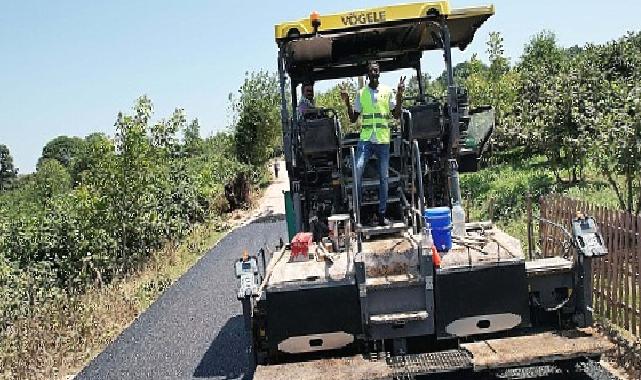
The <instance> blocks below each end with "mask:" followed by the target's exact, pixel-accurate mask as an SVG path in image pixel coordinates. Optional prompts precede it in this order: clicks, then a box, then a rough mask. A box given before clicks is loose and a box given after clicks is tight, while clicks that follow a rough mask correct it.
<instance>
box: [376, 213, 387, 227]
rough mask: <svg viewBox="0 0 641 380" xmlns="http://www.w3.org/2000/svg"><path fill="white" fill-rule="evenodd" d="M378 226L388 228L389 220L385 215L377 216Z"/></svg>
mask: <svg viewBox="0 0 641 380" xmlns="http://www.w3.org/2000/svg"><path fill="white" fill-rule="evenodd" d="M378 225H379V226H381V227H387V226H389V219H387V218H386V217H385V214H381V213H379V214H378Z"/></svg>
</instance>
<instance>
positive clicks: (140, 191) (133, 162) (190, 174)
mask: <svg viewBox="0 0 641 380" xmlns="http://www.w3.org/2000/svg"><path fill="white" fill-rule="evenodd" d="M152 114H153V105H152V103H151V101H150V100H149V99H148V98H147V97H142V98H140V99H139V100H138V101H137V102H136V105H135V107H134V109H133V112H132V113H131V114H123V113H121V114H119V115H118V117H117V120H116V134H115V138H114V139H113V140H112V139H110V138H108V137H107V136H105V135H104V134H99V133H95V134H91V135H89V136H87V137H86V138H84V139H81V138H77V139H76V138H74V139H68V138H57V139H55V140H54V142H50V143H49V144H47V147H48V148H47V149H46V150H45V154H43V158H42V159H41V160H40V162H39V165H38V170H37V171H36V173H34V174H32V175H29V176H26V177H24V179H21V183H20V186H19V187H15V188H14V189H12V190H10V191H6V192H3V193H2V194H0V253H1V254H0V274H1V275H2V276H1V277H0V300H2V301H1V304H0V310H1V311H0V313H1V314H0V319H1V320H2V321H3V322H2V323H3V324H0V331H2V329H3V328H4V327H6V326H7V325H8V324H10V323H11V321H14V320H15V319H16V318H19V317H24V316H27V315H28V314H29V312H30V310H31V309H32V307H34V306H35V305H37V304H39V303H41V302H45V301H47V300H49V301H50V300H51V299H52V297H56V294H62V293H68V294H73V293H76V292H82V290H83V289H84V288H85V287H86V286H87V285H89V284H92V283H94V282H97V283H98V284H104V283H107V282H110V281H111V280H113V279H114V278H117V277H121V276H123V275H126V274H127V273H131V272H133V271H136V270H137V269H138V268H139V267H140V266H141V265H144V263H145V262H146V261H147V260H148V259H149V257H151V255H152V254H153V253H154V252H157V251H158V249H159V248H161V247H163V246H164V245H165V244H167V243H168V242H171V241H174V240H179V239H181V238H183V237H184V236H185V235H186V234H187V233H188V232H189V231H190V230H191V228H192V227H193V226H194V225H195V223H198V222H202V221H204V220H205V218H207V217H208V216H210V215H214V214H215V213H217V212H222V211H226V210H227V209H228V208H229V204H228V202H227V198H226V195H227V194H226V192H225V188H226V187H227V186H229V185H232V184H234V183H238V182H239V181H241V182H242V181H247V180H248V179H250V177H251V176H250V173H251V171H252V170H251V167H249V166H247V165H246V164H243V163H240V162H239V161H238V159H237V158H236V152H235V149H234V144H233V142H234V141H235V136H234V135H231V134H226V133H221V134H218V135H216V136H213V137H211V138H208V139H201V138H200V137H199V134H198V123H197V122H196V121H193V122H191V123H189V124H188V122H187V119H186V117H185V114H184V112H183V111H182V110H180V109H177V110H176V111H175V112H174V113H173V114H172V115H171V116H170V117H169V118H168V119H163V120H160V121H158V122H155V123H154V122H152V121H151V117H152ZM69 146H73V147H74V149H75V148H77V149H76V150H73V154H72V155H67V156H65V155H64V154H61V152H63V153H64V152H69V151H70V149H69V148H68V147H69ZM44 156H46V157H44ZM65 157H67V158H69V159H66V158H65ZM72 173H74V174H75V175H76V176H77V180H76V181H75V182H74V181H72ZM239 178H241V180H239ZM74 185H75V186H74ZM221 204H222V206H221Z"/></svg>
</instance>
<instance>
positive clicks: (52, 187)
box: [34, 158, 71, 199]
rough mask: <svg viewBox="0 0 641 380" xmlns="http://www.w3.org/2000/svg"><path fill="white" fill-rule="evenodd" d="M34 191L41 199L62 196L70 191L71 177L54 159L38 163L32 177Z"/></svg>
mask: <svg viewBox="0 0 641 380" xmlns="http://www.w3.org/2000/svg"><path fill="white" fill-rule="evenodd" d="M34 178H35V185H36V191H37V193H38V195H39V196H40V197H41V199H48V198H52V197H54V196H56V195H62V194H65V193H67V192H68V191H69V190H71V176H70V175H69V172H68V171H67V169H66V168H65V167H64V166H63V165H62V164H61V163H60V162H58V160H55V159H51V158H49V159H45V160H43V161H42V162H40V165H39V166H38V170H37V171H36V174H35V176H34Z"/></svg>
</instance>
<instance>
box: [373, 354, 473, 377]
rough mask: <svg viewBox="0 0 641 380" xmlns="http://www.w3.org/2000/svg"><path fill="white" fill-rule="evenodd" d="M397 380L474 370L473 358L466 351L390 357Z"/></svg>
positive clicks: (389, 360)
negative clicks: (399, 379)
mask: <svg viewBox="0 0 641 380" xmlns="http://www.w3.org/2000/svg"><path fill="white" fill-rule="evenodd" d="M386 361H387V365H388V366H389V367H390V368H391V369H392V371H393V372H394V375H395V377H396V378H399V377H400V378H403V377H405V378H411V377H412V376H419V375H428V374H433V373H446V372H455V371H461V370H471V369H472V368H473V364H472V356H471V355H470V354H469V353H468V352H467V351H465V350H446V351H440V352H428V353H422V354H411V355H402V356H390V357H388V358H387V359H386Z"/></svg>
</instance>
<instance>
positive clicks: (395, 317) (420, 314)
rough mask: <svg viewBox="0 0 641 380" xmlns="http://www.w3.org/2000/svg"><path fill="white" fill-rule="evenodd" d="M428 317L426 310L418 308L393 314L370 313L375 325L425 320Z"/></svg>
mask: <svg viewBox="0 0 641 380" xmlns="http://www.w3.org/2000/svg"><path fill="white" fill-rule="evenodd" d="M427 317H428V315H427V311H426V310H417V311H405V312H402V313H393V314H374V315H370V317H369V321H370V323H371V324H374V325H382V324H397V323H404V322H409V321H424V320H426V319H427Z"/></svg>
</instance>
